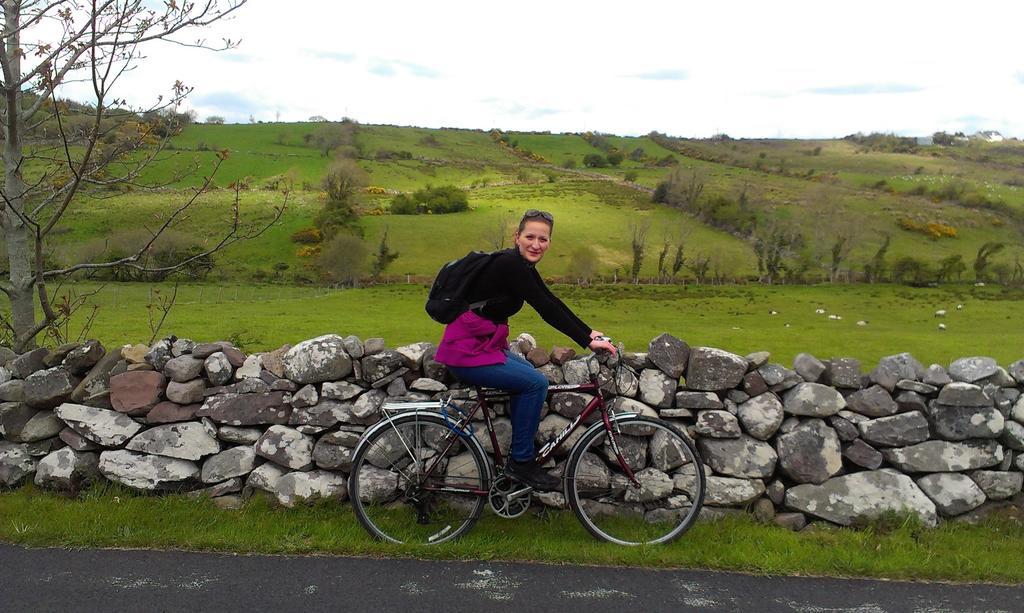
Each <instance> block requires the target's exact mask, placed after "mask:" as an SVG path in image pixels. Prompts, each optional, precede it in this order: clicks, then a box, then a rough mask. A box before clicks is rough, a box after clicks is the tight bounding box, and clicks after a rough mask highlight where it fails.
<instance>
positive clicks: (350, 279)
mask: <svg viewBox="0 0 1024 613" xmlns="http://www.w3.org/2000/svg"><path fill="white" fill-rule="evenodd" d="M367 255H368V250H367V248H366V243H364V242H363V239H361V238H359V237H358V236H352V235H351V234H337V235H336V236H335V237H334V238H332V239H331V240H330V242H328V243H326V244H325V245H324V248H323V250H322V251H321V253H320V255H319V257H318V258H317V262H316V263H317V266H319V267H320V271H321V273H322V274H323V276H324V279H326V280H327V281H330V282H332V283H342V284H345V285H351V284H352V283H354V282H355V280H356V279H358V278H359V275H361V274H362V273H363V272H364V271H365V269H366V256H367Z"/></svg>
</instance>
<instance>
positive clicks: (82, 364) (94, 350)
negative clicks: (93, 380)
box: [61, 340, 106, 376]
mask: <svg viewBox="0 0 1024 613" xmlns="http://www.w3.org/2000/svg"><path fill="white" fill-rule="evenodd" d="M105 354H106V349H104V348H103V345H101V344H100V342H99V341H97V340H88V341H85V343H83V344H82V345H81V346H80V347H78V348H76V349H73V350H72V351H71V352H70V353H68V354H67V355H66V356H64V360H63V361H62V362H61V366H63V367H64V369H65V370H67V371H68V372H70V373H71V374H72V375H75V376H79V375H81V374H83V373H85V372H86V371H88V370H89V369H90V368H92V367H93V366H95V365H96V364H97V363H98V362H99V361H100V360H101V359H102V358H103V356H104V355H105Z"/></svg>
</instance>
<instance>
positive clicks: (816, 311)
mask: <svg viewBox="0 0 1024 613" xmlns="http://www.w3.org/2000/svg"><path fill="white" fill-rule="evenodd" d="M814 313H815V314H816V315H824V314H825V309H814Z"/></svg>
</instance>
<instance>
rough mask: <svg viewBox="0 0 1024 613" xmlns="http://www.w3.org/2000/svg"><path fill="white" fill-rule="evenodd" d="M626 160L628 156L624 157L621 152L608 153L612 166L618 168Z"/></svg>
mask: <svg viewBox="0 0 1024 613" xmlns="http://www.w3.org/2000/svg"><path fill="white" fill-rule="evenodd" d="M624 159H626V156H624V155H622V152H621V151H611V152H609V153H608V163H609V164H611V165H612V166H618V165H619V164H621V163H622V160H624Z"/></svg>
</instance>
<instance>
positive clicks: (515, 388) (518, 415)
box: [448, 351, 548, 462]
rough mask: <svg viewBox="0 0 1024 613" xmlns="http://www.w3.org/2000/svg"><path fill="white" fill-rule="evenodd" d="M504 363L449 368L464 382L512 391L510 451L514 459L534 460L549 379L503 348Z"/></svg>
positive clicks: (520, 460)
mask: <svg viewBox="0 0 1024 613" xmlns="http://www.w3.org/2000/svg"><path fill="white" fill-rule="evenodd" d="M505 356H506V358H507V359H506V360H505V363H504V364H494V365H491V366H449V367H448V371H449V372H451V373H452V374H454V375H455V376H456V377H458V378H459V380H460V381H462V382H464V383H469V384H470V385H477V386H481V387H494V388H497V389H501V390H506V391H508V392H512V394H513V395H512V399H511V406H509V417H510V418H511V419H512V448H511V449H510V450H509V455H510V456H511V457H512V459H513V460H515V461H517V462H527V461H530V460H533V456H534V447H533V438H534V436H536V435H537V426H538V425H539V424H540V411H541V409H542V408H544V399H545V398H546V397H547V393H548V379H547V377H545V376H544V375H543V374H541V373H540V372H539V371H538V370H537V369H535V368H534V367H533V365H532V364H530V363H529V362H527V361H526V360H524V359H523V358H521V357H519V356H517V355H516V354H514V353H511V352H509V351H505Z"/></svg>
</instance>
